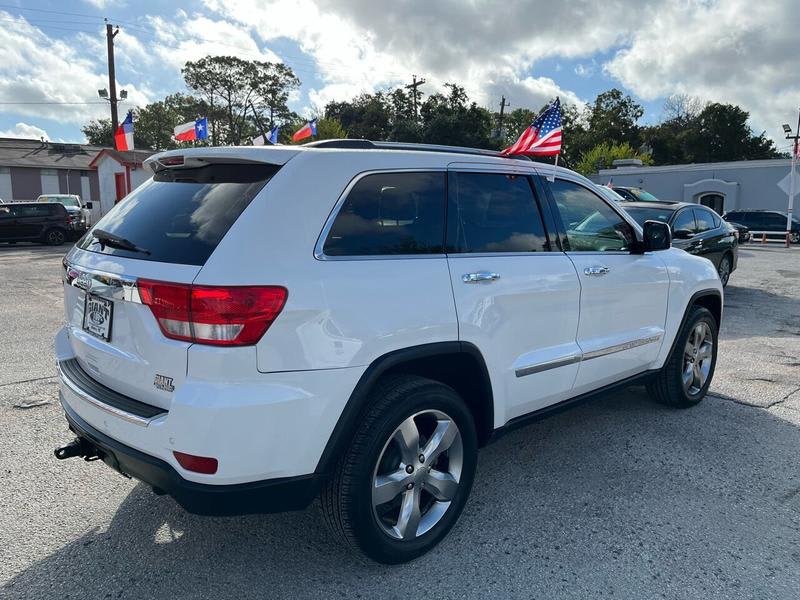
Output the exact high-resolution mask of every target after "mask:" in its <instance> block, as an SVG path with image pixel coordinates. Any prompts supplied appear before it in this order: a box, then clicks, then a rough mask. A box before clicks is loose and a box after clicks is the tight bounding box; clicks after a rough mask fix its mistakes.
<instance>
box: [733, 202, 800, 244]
mask: <svg viewBox="0 0 800 600" xmlns="http://www.w3.org/2000/svg"><path fill="white" fill-rule="evenodd" d="M722 218H723V219H725V220H726V221H735V222H736V223H741V224H742V225H746V226H747V227H748V228H749V230H750V231H751V232H755V231H758V232H761V231H767V232H775V233H786V213H785V212H781V211H779V210H758V209H740V210H731V211H728V212H726V213H725V214H724V215H722ZM789 239H790V240H791V241H792V243H793V244H800V221H798V220H797V219H796V218H792V229H791V235H790V238H789Z"/></svg>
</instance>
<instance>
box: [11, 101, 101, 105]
mask: <svg viewBox="0 0 800 600" xmlns="http://www.w3.org/2000/svg"><path fill="white" fill-rule="evenodd" d="M18 104H19V105H24V104H59V105H61V104H105V102H59V101H41V102H40V101H38V100H25V101H21V102H5V101H0V105H9V106H13V105H18Z"/></svg>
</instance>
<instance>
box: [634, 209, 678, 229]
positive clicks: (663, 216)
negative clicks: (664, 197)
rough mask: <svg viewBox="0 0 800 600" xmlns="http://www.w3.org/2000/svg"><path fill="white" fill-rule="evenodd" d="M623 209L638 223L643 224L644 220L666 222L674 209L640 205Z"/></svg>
mask: <svg viewBox="0 0 800 600" xmlns="http://www.w3.org/2000/svg"><path fill="white" fill-rule="evenodd" d="M625 211H626V212H627V213H628V214H629V215H630V216H632V217H633V218H634V220H635V221H636V222H637V223H638V224H639V225H644V222H645V221H661V222H662V223H666V222H667V221H669V218H670V217H671V216H672V213H674V212H675V211H674V210H669V209H663V208H641V207H631V208H628V207H625Z"/></svg>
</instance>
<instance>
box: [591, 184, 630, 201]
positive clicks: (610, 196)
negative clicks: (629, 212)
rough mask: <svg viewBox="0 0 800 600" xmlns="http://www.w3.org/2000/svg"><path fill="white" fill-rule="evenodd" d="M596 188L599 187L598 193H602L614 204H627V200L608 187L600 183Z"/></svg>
mask: <svg viewBox="0 0 800 600" xmlns="http://www.w3.org/2000/svg"><path fill="white" fill-rule="evenodd" d="M595 186H596V187H597V191H598V192H600V193H601V194H602V195H603V196H605V197H606V198H608V199H609V200H611V201H612V202H627V200H626V199H625V198H623V197H622V196H620V195H619V194H618V193H617V192H615V191H614V190H612V189H611V188H610V187H608V186H607V185H600V184H599V183H596V184H595Z"/></svg>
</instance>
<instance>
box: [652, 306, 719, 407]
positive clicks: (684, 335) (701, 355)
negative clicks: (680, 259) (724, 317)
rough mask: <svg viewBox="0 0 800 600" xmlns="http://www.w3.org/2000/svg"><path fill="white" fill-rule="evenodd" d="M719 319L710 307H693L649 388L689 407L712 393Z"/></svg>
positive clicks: (668, 400) (660, 398) (670, 401)
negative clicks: (717, 319)
mask: <svg viewBox="0 0 800 600" xmlns="http://www.w3.org/2000/svg"><path fill="white" fill-rule="evenodd" d="M717 336H718V331H717V321H716V319H715V318H714V315H712V314H711V311H709V310H708V309H707V308H703V307H702V306H695V307H693V308H692V309H691V313H690V314H689V317H688V318H687V319H686V322H685V323H684V325H683V327H682V328H681V331H680V332H679V333H678V338H677V341H676V343H675V347H674V349H673V351H672V355H671V356H670V357H669V359H668V360H667V363H666V364H665V365H664V367H663V368H662V369H661V371H659V372H658V375H656V376H655V378H654V379H653V381H651V382H650V383H649V384H648V386H647V390H648V391H649V392H650V395H651V396H653V398H655V400H656V401H657V402H659V403H661V404H665V405H667V406H673V407H676V408H688V407H690V406H694V405H695V404H697V403H698V402H700V401H701V400H702V399H703V398H704V397H705V395H706V392H708V387H709V386H710V385H711V379H712V378H713V377H714V368H715V367H716V364H717Z"/></svg>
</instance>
